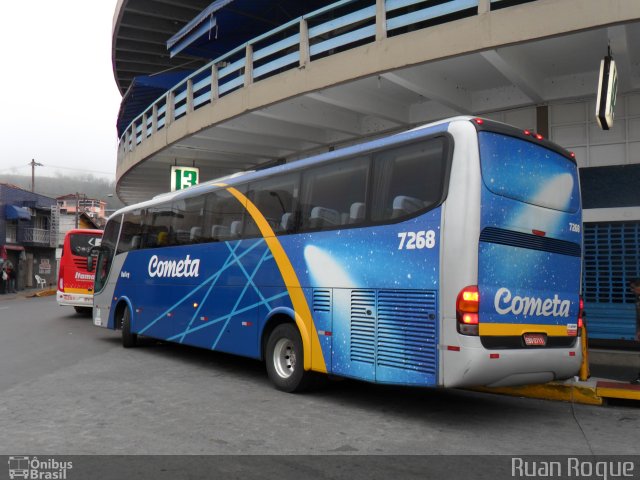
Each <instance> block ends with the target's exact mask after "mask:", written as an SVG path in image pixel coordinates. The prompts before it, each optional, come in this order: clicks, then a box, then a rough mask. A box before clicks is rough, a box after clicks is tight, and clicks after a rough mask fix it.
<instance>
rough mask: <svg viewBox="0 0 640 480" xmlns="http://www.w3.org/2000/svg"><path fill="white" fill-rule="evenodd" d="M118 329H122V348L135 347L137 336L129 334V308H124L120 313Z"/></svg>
mask: <svg viewBox="0 0 640 480" xmlns="http://www.w3.org/2000/svg"><path fill="white" fill-rule="evenodd" d="M120 327H121V329H122V346H123V347H124V348H132V347H135V346H136V344H137V343H138V335H137V334H135V333H131V311H130V310H129V307H125V309H124V312H122V318H121V320H120Z"/></svg>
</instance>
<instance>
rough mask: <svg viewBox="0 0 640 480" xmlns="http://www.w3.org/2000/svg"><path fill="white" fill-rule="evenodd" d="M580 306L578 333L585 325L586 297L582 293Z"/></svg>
mask: <svg viewBox="0 0 640 480" xmlns="http://www.w3.org/2000/svg"><path fill="white" fill-rule="evenodd" d="M579 305H580V306H579V307H578V335H580V334H581V333H582V327H583V326H584V316H585V315H584V299H583V298H582V295H580V303H579Z"/></svg>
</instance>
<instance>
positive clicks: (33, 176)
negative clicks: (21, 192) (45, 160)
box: [29, 158, 44, 193]
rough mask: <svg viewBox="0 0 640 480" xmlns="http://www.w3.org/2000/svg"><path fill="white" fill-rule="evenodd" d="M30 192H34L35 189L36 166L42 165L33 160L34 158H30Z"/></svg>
mask: <svg viewBox="0 0 640 480" xmlns="http://www.w3.org/2000/svg"><path fill="white" fill-rule="evenodd" d="M29 165H31V192H32V193H34V192H35V190H36V167H43V166H44V165H42V164H41V163H38V162H36V161H35V159H33V158H32V159H31V163H30V164H29Z"/></svg>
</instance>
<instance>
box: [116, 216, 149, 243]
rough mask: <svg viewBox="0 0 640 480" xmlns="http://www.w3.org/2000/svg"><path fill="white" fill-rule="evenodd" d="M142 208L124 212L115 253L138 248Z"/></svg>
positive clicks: (140, 234)
mask: <svg viewBox="0 0 640 480" xmlns="http://www.w3.org/2000/svg"><path fill="white" fill-rule="evenodd" d="M144 213H145V212H144V210H134V211H132V212H127V213H125V214H124V222H123V224H122V234H121V235H120V241H119V242H118V251H117V253H123V252H128V251H130V250H137V249H139V248H140V238H141V236H142V219H143V218H144Z"/></svg>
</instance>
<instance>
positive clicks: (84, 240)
mask: <svg viewBox="0 0 640 480" xmlns="http://www.w3.org/2000/svg"><path fill="white" fill-rule="evenodd" d="M97 238H100V235H88V234H85V233H80V234H75V235H71V237H70V239H69V245H70V247H71V253H72V254H73V255H75V256H78V257H86V256H88V255H89V251H90V250H91V248H92V247H95V246H97V243H96V239H97Z"/></svg>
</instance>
